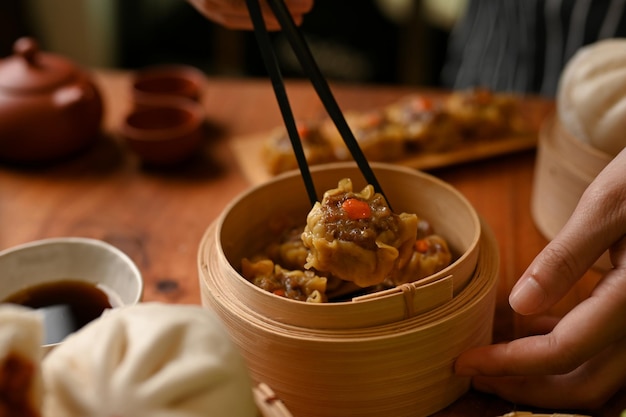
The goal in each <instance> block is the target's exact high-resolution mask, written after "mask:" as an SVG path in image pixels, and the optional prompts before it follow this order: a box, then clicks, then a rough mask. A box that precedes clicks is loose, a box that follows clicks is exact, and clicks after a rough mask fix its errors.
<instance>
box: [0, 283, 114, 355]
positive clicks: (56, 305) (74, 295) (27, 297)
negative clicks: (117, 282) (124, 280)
mask: <svg viewBox="0 0 626 417" xmlns="http://www.w3.org/2000/svg"><path fill="white" fill-rule="evenodd" d="M2 302H3V303H13V304H19V305H22V306H25V307H30V308H34V309H37V310H40V311H41V312H42V313H43V320H44V329H45V331H44V333H45V335H44V343H45V344H53V343H59V342H61V341H62V340H63V339H64V338H65V337H66V336H68V335H69V334H70V333H73V332H75V331H76V330H78V329H80V328H81V327H83V326H84V325H86V324H87V323H89V322H90V321H92V320H94V319H96V318H98V317H100V315H101V314H102V312H104V310H106V309H110V308H113V307H114V306H115V305H116V304H119V303H116V301H115V299H114V298H113V297H112V295H111V294H110V293H109V292H107V291H106V289H105V288H103V287H101V286H99V285H96V284H92V283H89V282H85V281H79V280H72V279H66V280H59V281H53V282H46V283H42V284H38V285H34V286H30V287H27V288H24V289H23V290H21V291H19V292H16V293H14V294H12V295H11V296H9V297H7V298H6V299H5V300H3V301H2Z"/></svg>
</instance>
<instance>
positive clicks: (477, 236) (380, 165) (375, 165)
mask: <svg viewBox="0 0 626 417" xmlns="http://www.w3.org/2000/svg"><path fill="white" fill-rule="evenodd" d="M370 165H371V167H372V169H374V170H377V169H385V170H390V171H395V172H403V173H407V174H410V175H414V176H418V177H421V178H422V179H427V180H428V181H430V182H432V183H433V184H436V185H437V187H440V188H442V189H445V190H446V192H448V193H450V194H451V195H453V196H454V197H455V198H456V199H458V201H459V202H461V203H462V204H463V205H464V207H465V208H466V209H467V214H468V215H469V216H470V217H471V218H472V222H473V223H474V224H475V225H476V226H477V227H478V230H476V231H475V233H474V235H473V237H472V241H471V242H470V244H469V245H468V249H467V250H466V251H464V252H463V253H460V254H459V256H458V257H457V258H456V259H455V260H454V261H453V262H452V263H451V264H450V265H449V266H447V267H446V268H445V269H443V270H442V271H439V272H437V273H435V274H433V275H430V276H428V277H424V278H421V279H419V280H416V281H413V282H412V283H411V284H413V285H415V286H421V285H425V284H427V283H429V282H430V281H432V280H434V279H440V278H444V277H447V276H448V275H450V273H449V271H450V270H451V269H452V268H454V267H456V266H458V265H459V264H460V263H462V262H464V261H466V260H467V259H468V258H469V257H471V256H472V255H473V250H474V249H475V248H476V247H479V246H480V240H481V232H480V226H481V225H482V221H481V219H480V216H479V215H478V213H477V212H476V210H475V209H474V207H473V206H472V205H471V203H470V202H469V200H468V199H467V198H466V197H465V196H464V195H463V194H462V193H461V192H460V191H458V190H457V189H456V188H454V187H453V186H452V185H450V184H449V183H447V182H445V181H443V180H441V179H440V178H437V177H435V176H433V175H430V174H427V173H425V172H422V171H418V170H415V169H413V168H409V167H404V166H398V165H394V164H389V163H384V162H372V163H370ZM354 167H356V164H355V163H353V162H333V163H328V164H320V165H315V166H312V167H311V168H310V170H311V174H315V173H316V172H320V171H326V170H333V169H337V168H339V169H342V168H354ZM294 175H295V176H299V175H300V173H299V171H288V172H283V173H281V174H278V175H276V176H275V177H274V178H273V179H271V180H269V181H267V182H265V183H262V184H259V185H256V186H253V187H250V188H248V189H247V190H246V191H244V192H243V193H241V194H239V195H238V196H237V197H235V198H234V199H233V200H231V201H230V202H229V203H228V204H227V205H226V207H225V208H224V210H223V211H222V213H221V214H220V216H219V217H218V218H217V220H216V221H215V224H216V226H215V227H216V228H217V233H218V239H219V234H220V231H221V228H222V226H223V224H224V222H225V221H226V219H227V217H228V213H230V211H231V210H232V209H233V208H234V207H236V206H237V205H238V204H240V203H241V201H242V200H245V199H246V198H248V197H249V196H250V195H251V194H253V193H255V192H258V190H261V189H265V188H268V187H272V186H273V184H275V183H277V182H280V181H282V180H285V179H290V178H293V177H294ZM205 237H206V236H205ZM203 239H204V237H203ZM231 267H232V268H233V270H235V272H237V273H238V271H237V269H236V268H235V267H234V266H233V265H232V264H231ZM244 281H246V284H245V285H249V286H250V288H251V290H252V291H263V290H261V289H259V288H258V287H257V286H255V285H254V284H253V283H251V282H249V281H247V280H244ZM263 292H264V293H267V292H266V291H263ZM394 292H395V291H393V290H392V291H388V292H382V291H381V292H378V293H377V295H368V296H359V297H354V298H352V299H350V300H346V301H336V302H332V303H310V308H316V309H322V308H329V306H341V305H352V304H355V303H364V302H372V301H375V299H376V298H379V297H384V296H387V295H392V296H393V294H392V293H394ZM267 296H271V297H272V298H275V299H278V302H281V303H293V304H298V305H299V304H301V303H302V302H301V301H297V300H291V299H288V298H285V297H278V296H276V295H273V294H270V293H267ZM331 308H332V307H331Z"/></svg>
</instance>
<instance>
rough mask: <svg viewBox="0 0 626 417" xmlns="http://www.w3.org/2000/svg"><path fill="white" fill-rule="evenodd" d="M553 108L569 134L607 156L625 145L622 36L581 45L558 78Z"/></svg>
mask: <svg viewBox="0 0 626 417" xmlns="http://www.w3.org/2000/svg"><path fill="white" fill-rule="evenodd" d="M557 111H558V117H559V119H560V122H561V124H562V125H563V126H564V127H565V128H566V129H567V130H568V131H569V133H570V134H572V135H573V136H575V137H576V138H578V139H579V140H582V141H583V142H586V143H588V144H590V145H591V146H593V147H594V148H596V149H599V150H601V151H603V152H605V153H607V154H609V155H611V156H615V155H617V154H618V153H619V152H620V151H621V150H622V149H623V148H624V146H625V145H626V39H621V38H618V39H607V40H602V41H599V42H596V43H594V44H591V45H588V46H586V47H583V48H581V49H580V50H579V51H578V52H577V53H576V54H575V55H574V56H573V57H572V58H571V59H570V60H569V61H568V63H567V64H566V66H565V68H564V70H563V73H562V75H561V78H560V81H559V88H558V92H557Z"/></svg>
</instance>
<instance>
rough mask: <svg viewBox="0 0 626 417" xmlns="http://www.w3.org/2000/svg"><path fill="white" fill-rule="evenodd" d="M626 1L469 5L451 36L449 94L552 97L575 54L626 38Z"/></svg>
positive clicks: (500, 0) (523, 0) (475, 1)
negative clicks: (479, 89)
mask: <svg viewBox="0 0 626 417" xmlns="http://www.w3.org/2000/svg"><path fill="white" fill-rule="evenodd" d="M625 12H626V0H469V4H468V7H467V10H466V11H465V14H464V16H463V18H462V19H461V20H460V21H459V22H458V24H457V25H456V27H455V28H454V29H453V31H452V33H451V34H450V40H449V46H448V60H447V63H446V65H445V66H444V68H443V71H442V74H441V78H442V80H443V83H444V85H445V86H446V87H448V88H454V89H463V88H469V87H474V86H483V87H488V88H491V89H493V90H496V91H510V92H531V93H539V94H542V95H546V96H554V95H555V93H556V90H557V87H558V81H559V77H560V74H561V71H562V69H563V67H564V65H565V64H567V61H568V60H569V59H570V58H571V57H572V56H573V55H574V54H575V53H576V51H577V50H578V49H579V48H580V47H582V46H584V45H587V44H590V43H593V42H595V41H597V40H600V39H605V38H615V37H624V36H626V19H625Z"/></svg>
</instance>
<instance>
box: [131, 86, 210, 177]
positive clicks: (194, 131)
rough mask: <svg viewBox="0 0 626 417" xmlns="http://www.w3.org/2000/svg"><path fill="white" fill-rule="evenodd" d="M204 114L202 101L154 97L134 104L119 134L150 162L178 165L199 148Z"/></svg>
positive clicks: (150, 163) (146, 161) (144, 159)
mask: <svg viewBox="0 0 626 417" xmlns="http://www.w3.org/2000/svg"><path fill="white" fill-rule="evenodd" d="M203 123H204V116H203V113H202V107H201V105H200V104H198V103H196V102H194V101H191V100H188V99H175V98H167V99H154V100H152V101H151V102H150V105H141V106H137V107H135V109H134V110H132V111H131V112H130V113H129V114H128V115H127V116H126V118H125V119H124V121H123V122H122V125H121V126H120V129H119V133H120V135H121V137H122V138H123V140H124V141H125V142H126V143H127V144H128V146H129V147H130V149H131V150H132V151H133V152H134V153H136V154H137V155H138V156H139V158H140V159H141V160H142V161H143V162H144V163H145V164H147V165H153V166H168V165H175V164H178V163H180V162H182V161H184V160H186V159H188V158H189V157H191V155H193V154H194V152H195V151H197V150H198V148H199V146H200V143H201V141H202V137H203Z"/></svg>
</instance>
